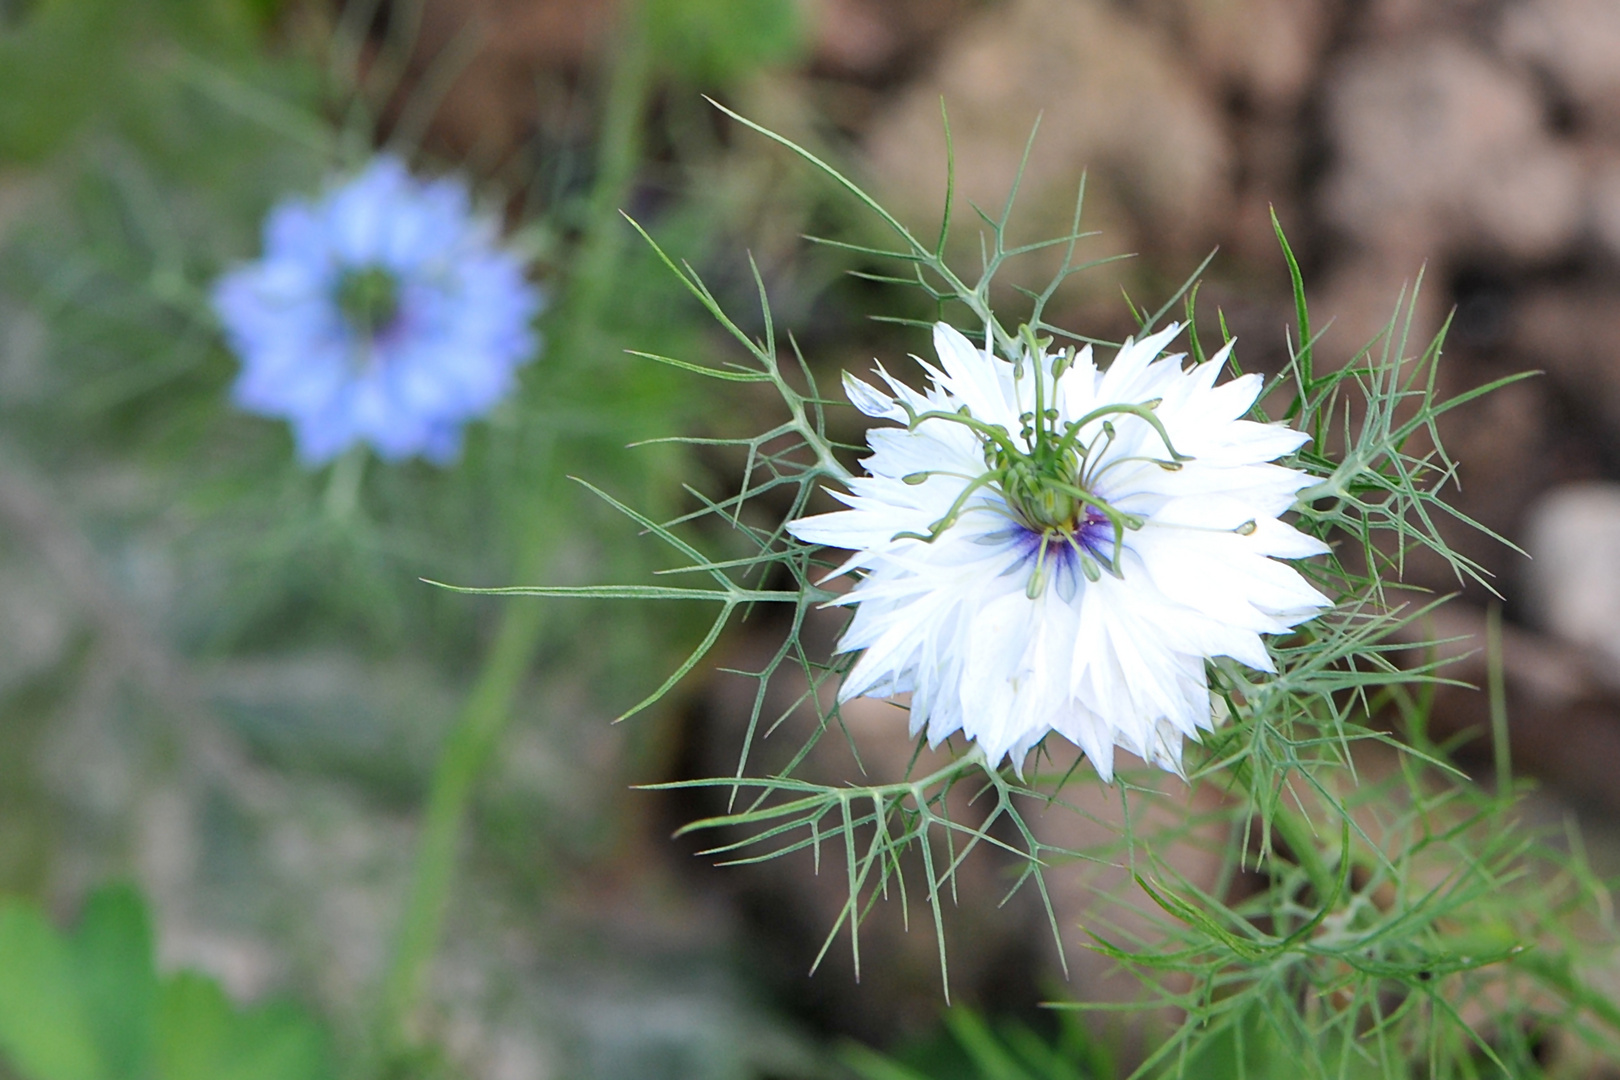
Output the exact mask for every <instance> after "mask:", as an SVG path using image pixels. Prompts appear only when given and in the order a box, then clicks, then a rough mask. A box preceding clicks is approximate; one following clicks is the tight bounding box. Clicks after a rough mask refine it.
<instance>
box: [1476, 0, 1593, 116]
mask: <svg viewBox="0 0 1620 1080" xmlns="http://www.w3.org/2000/svg"><path fill="white" fill-rule="evenodd" d="M1499 36H1500V41H1501V45H1502V50H1503V52H1505V53H1507V54H1508V55H1509V56H1512V57H1514V58H1515V59H1518V60H1520V61H1522V62H1524V63H1527V64H1529V65H1531V66H1533V67H1534V68H1536V69H1538V70H1539V71H1541V72H1544V73H1545V74H1546V75H1547V76H1549V77H1550V78H1551V79H1552V80H1553V82H1554V84H1555V85H1556V86H1557V87H1558V89H1559V90H1560V91H1561V92H1562V93H1563V94H1565V95H1567V97H1568V100H1569V103H1570V104H1571V105H1573V106H1574V108H1575V111H1576V113H1577V120H1579V121H1583V122H1587V123H1590V124H1592V125H1594V126H1596V127H1599V128H1602V129H1605V130H1606V131H1607V132H1609V133H1610V134H1620V4H1616V3H1614V2H1613V0H1521V2H1520V3H1516V4H1510V5H1508V7H1507V10H1506V11H1505V12H1504V13H1503V16H1502V22H1501V30H1500V35H1499Z"/></svg>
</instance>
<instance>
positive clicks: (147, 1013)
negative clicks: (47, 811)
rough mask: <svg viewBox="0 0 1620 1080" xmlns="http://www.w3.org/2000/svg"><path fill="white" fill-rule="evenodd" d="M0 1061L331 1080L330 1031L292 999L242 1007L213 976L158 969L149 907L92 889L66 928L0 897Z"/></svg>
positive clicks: (62, 1077) (57, 1076) (147, 1073)
mask: <svg viewBox="0 0 1620 1080" xmlns="http://www.w3.org/2000/svg"><path fill="white" fill-rule="evenodd" d="M0 1061H4V1063H5V1064H6V1065H7V1066H9V1067H10V1068H11V1069H12V1070H14V1071H15V1072H16V1074H17V1076H18V1077H19V1078H20V1080H325V1078H327V1077H330V1076H331V1075H332V1069H331V1064H330V1061H329V1059H328V1053H327V1048H326V1037H325V1035H324V1033H323V1032H322V1031H321V1029H320V1028H319V1027H318V1026H317V1025H316V1024H315V1023H314V1021H312V1020H311V1019H310V1018H309V1017H308V1016H307V1015H306V1014H305V1013H304V1012H303V1011H302V1010H301V1009H299V1008H297V1007H295V1006H293V1005H291V1004H289V1003H284V1002H277V1003H270V1004H266V1005H260V1006H257V1007H255V1008H252V1009H247V1010H241V1009H238V1008H236V1007H235V1006H234V1005H232V1004H231V1002H230V1001H229V1000H228V999H227V998H226V996H225V993H224V991H223V990H221V989H220V987H219V985H218V984H217V983H215V982H214V981H213V980H211V979H208V978H206V977H204V976H202V975H198V974H195V973H190V972H181V973H178V974H174V975H169V976H159V975H158V974H157V972H156V970H155V969H154V967H153V955H152V933H151V928H150V926H149V924H148V921H147V914H146V907H145V905H144V903H143V902H142V900H141V898H140V896H139V895H138V894H137V893H136V892H135V891H134V890H133V889H131V888H129V887H127V886H113V887H109V888H107V889H103V890H102V891H100V892H98V893H96V894H95V895H94V896H92V897H91V898H90V900H89V901H88V902H87V903H86V905H85V908H84V911H83V913H82V915H81V916H80V920H79V925H78V927H77V929H76V930H75V931H74V932H73V933H71V934H68V935H64V934H62V933H59V932H58V931H57V930H56V929H55V928H54V927H52V926H51V924H50V923H49V921H47V920H46V918H45V916H44V915H42V914H41V913H40V912H39V910H38V909H37V908H35V907H33V906H32V905H30V904H27V903H24V902H22V901H19V900H14V899H8V900H0Z"/></svg>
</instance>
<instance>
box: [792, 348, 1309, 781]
mask: <svg viewBox="0 0 1620 1080" xmlns="http://www.w3.org/2000/svg"><path fill="white" fill-rule="evenodd" d="M1180 329H1181V328H1180V327H1179V326H1173V327H1170V328H1168V329H1166V330H1162V331H1160V332H1158V333H1155V334H1151V335H1149V336H1147V337H1145V338H1143V339H1142V340H1141V341H1132V342H1127V343H1126V344H1125V345H1124V346H1123V347H1122V348H1121V349H1120V350H1119V352H1118V354H1116V356H1115V357H1114V360H1113V363H1112V364H1110V365H1109V366H1108V367H1107V368H1105V369H1102V370H1098V369H1097V368H1096V367H1095V366H1094V365H1093V363H1092V360H1091V355H1090V352H1089V350H1082V351H1080V352H1078V353H1074V352H1063V353H1057V352H1047V353H1045V354H1043V355H1041V356H1039V357H1035V356H1033V355H1028V356H1025V357H1024V358H1023V360H1022V362H1021V363H1019V364H1018V365H1014V364H1013V363H1011V362H1009V361H1006V360H1002V359H1000V358H998V357H996V356H994V355H993V354H991V353H990V352H988V351H986V350H985V349H982V348H979V347H977V346H975V345H973V344H972V343H971V342H970V341H969V340H968V339H967V338H966V337H964V336H963V335H962V334H960V333H958V332H957V331H956V330H954V329H952V328H951V327H949V326H946V325H945V324H943V323H940V324H937V325H936V326H935V329H934V344H935V349H936V352H937V354H938V366H937V367H934V366H933V365H927V364H925V365H924V370H925V371H927V372H928V374H929V377H930V385H929V387H928V389H927V390H926V392H921V393H919V392H917V391H915V390H912V389H910V388H909V387H907V386H905V385H904V384H903V383H900V382H899V381H897V380H895V379H893V378H892V377H890V376H889V375H888V373H887V372H884V371H882V370H881V368H880V369H879V375H880V376H881V378H882V381H883V383H884V384H886V385H887V387H888V390H889V391H890V392H888V393H886V392H884V391H882V390H879V389H877V388H876V387H875V386H873V385H872V384H870V383H866V382H863V381H861V380H858V379H854V378H851V377H846V378H845V384H844V385H845V388H846V393H848V395H849V397H850V400H851V402H852V403H854V405H855V406H856V407H857V408H858V409H860V411H861V412H863V413H865V414H866V415H868V416H871V417H874V418H877V419H883V420H890V421H893V422H895V423H898V424H901V425H907V424H908V421H910V420H912V418H913V417H914V416H917V415H921V414H923V413H929V414H931V416H930V418H929V419H926V420H924V421H922V422H921V423H917V424H915V426H914V427H912V426H902V427H900V428H896V427H890V426H886V425H879V426H878V427H875V428H873V429H872V430H871V431H870V432H869V433H868V436H867V442H868V445H870V447H871V449H872V455H871V456H870V457H869V458H867V459H866V460H865V462H864V465H865V468H866V472H867V475H865V476H862V477H857V478H855V479H853V480H851V481H850V483H849V488H850V490H849V493H848V494H846V495H840V496H839V498H840V499H841V501H843V502H844V503H846V504H847V506H848V509H845V510H840V511H837V512H835V513H830V514H822V515H818V516H815V517H809V518H802V519H800V520H798V521H795V522H793V523H791V524H790V525H789V529H790V531H791V532H792V533H793V534H794V535H795V536H797V537H798V538H800V539H801V540H804V541H807V542H810V543H817V544H823V545H826V546H828V547H835V548H843V549H846V550H848V551H851V552H853V553H854V554H853V555H852V556H851V557H850V559H849V560H848V562H847V563H846V564H845V565H844V566H843V567H841V568H840V572H843V571H854V572H856V573H857V574H858V575H859V580H858V582H857V583H856V584H855V586H854V588H853V589H851V590H850V592H849V593H848V594H846V595H844V596H841V597H839V598H838V600H837V601H835V603H838V604H843V605H853V606H854V607H855V614H854V617H853V618H852V620H851V622H850V625H849V627H848V628H847V630H846V631H845V633H844V636H843V638H842V640H841V641H840V642H839V649H840V651H844V652H854V651H859V652H861V654H862V655H861V656H860V658H859V659H858V660H857V661H856V663H855V665H854V667H853V668H852V669H851V671H850V673H849V676H848V678H847V679H846V681H845V683H844V685H843V687H842V688H841V690H840V698H842V699H844V700H847V699H849V698H851V697H889V696H893V695H895V694H900V693H909V694H910V695H911V705H910V708H911V723H912V727H913V730H914V731H917V732H925V733H926V735H927V737H928V739H929V741H930V742H931V743H934V744H938V743H939V742H941V741H943V740H944V739H945V738H947V737H949V736H951V735H953V734H956V733H958V732H960V733H961V734H962V735H963V736H964V737H965V738H967V739H970V740H972V741H973V742H974V743H975V744H976V746H977V749H978V751H979V752H982V753H983V755H984V757H985V759H986V760H987V761H988V762H989V763H990V764H991V765H992V766H997V765H1000V764H1001V763H1002V762H1003V761H1006V760H1008V759H1010V760H1011V761H1012V763H1013V766H1014V768H1015V769H1018V770H1019V771H1022V768H1023V764H1024V760H1025V757H1026V755H1027V754H1028V753H1029V751H1030V750H1032V749H1033V748H1034V747H1035V746H1036V745H1037V744H1038V743H1039V742H1040V741H1041V740H1042V739H1044V738H1046V737H1047V736H1048V735H1049V734H1053V733H1056V734H1058V735H1061V736H1062V737H1064V738H1066V739H1068V740H1069V741H1071V742H1073V743H1074V744H1075V745H1076V746H1078V747H1079V748H1080V749H1081V750H1082V751H1083V752H1084V753H1085V755H1086V757H1087V758H1088V759H1090V761H1091V762H1092V765H1093V767H1095V768H1096V770H1097V772H1098V774H1099V775H1100V776H1101V777H1102V778H1103V779H1104V780H1111V779H1112V778H1113V771H1114V760H1113V759H1114V753H1115V751H1116V750H1117V749H1123V750H1127V751H1129V752H1130V753H1132V754H1134V755H1135V756H1136V757H1138V758H1140V759H1142V760H1143V761H1146V762H1148V763H1150V764H1152V765H1155V766H1157V767H1159V768H1162V769H1164V770H1165V771H1167V772H1172V773H1175V774H1177V775H1178V776H1183V777H1185V775H1186V770H1185V764H1184V762H1183V758H1182V752H1183V747H1184V744H1185V740H1187V739H1189V738H1191V739H1194V740H1196V739H1197V737H1198V733H1199V732H1200V731H1210V730H1213V729H1214V727H1215V725H1216V723H1217V721H1218V720H1219V719H1220V718H1221V717H1222V716H1224V710H1223V709H1222V708H1221V706H1220V705H1219V704H1218V703H1212V698H1211V694H1210V688H1209V683H1208V674H1207V661H1209V660H1210V659H1212V658H1214V657H1223V656H1224V657H1230V658H1232V659H1234V660H1237V661H1238V662H1240V663H1243V664H1247V665H1249V666H1250V667H1253V668H1256V669H1259V670H1269V669H1270V667H1271V660H1270V657H1269V655H1268V653H1267V651H1266V647H1265V643H1264V640H1263V638H1262V635H1264V634H1271V633H1281V632H1285V631H1287V630H1288V629H1290V628H1291V627H1293V626H1297V625H1299V624H1300V623H1302V622H1304V621H1306V620H1307V619H1309V618H1311V617H1313V616H1314V615H1316V614H1317V613H1318V612H1320V611H1322V610H1323V609H1324V608H1326V607H1327V606H1328V600H1327V598H1325V597H1323V596H1322V595H1321V594H1320V593H1318V592H1317V591H1316V590H1315V589H1313V588H1312V587H1311V586H1310V584H1309V583H1308V582H1307V581H1306V580H1305V578H1304V577H1303V576H1302V575H1301V574H1300V573H1299V572H1298V571H1297V570H1296V569H1294V568H1293V567H1292V566H1289V565H1288V564H1287V563H1286V562H1283V561H1280V560H1284V559H1297V558H1309V557H1312V556H1315V555H1318V554H1321V553H1322V552H1324V551H1325V550H1326V548H1325V546H1324V545H1322V544H1321V542H1320V541H1318V540H1316V539H1315V538H1313V537H1309V536H1306V535H1304V534H1302V533H1300V532H1298V531H1297V530H1296V529H1294V528H1293V527H1292V526H1290V525H1288V524H1286V523H1285V522H1283V521H1281V520H1280V519H1279V516H1280V515H1282V514H1284V513H1286V512H1287V510H1288V509H1289V507H1290V506H1292V505H1293V498H1294V494H1295V493H1296V492H1297V491H1299V490H1300V489H1301V488H1302V487H1304V486H1306V485H1307V484H1308V483H1309V482H1310V477H1309V476H1307V474H1305V473H1304V472H1302V471H1300V470H1297V469H1292V468H1288V467H1286V466H1284V465H1279V464H1275V462H1276V460H1277V459H1278V458H1280V457H1282V456H1284V455H1286V454H1289V453H1291V452H1292V451H1293V450H1295V449H1297V448H1298V447H1299V446H1300V445H1302V443H1303V442H1304V441H1305V439H1304V436H1302V435H1300V434H1299V433H1298V432H1295V431H1292V430H1291V429H1289V428H1286V427H1282V426H1279V425H1274V424H1262V423H1256V422H1254V421H1251V420H1246V419H1243V416H1244V414H1246V413H1247V412H1248V410H1249V408H1250V407H1251V406H1252V405H1253V402H1254V398H1255V397H1256V395H1257V394H1258V392H1259V380H1255V379H1250V378H1248V377H1244V378H1240V379H1234V380H1230V381H1228V382H1226V383H1223V384H1220V385H1217V384H1216V379H1217V378H1218V377H1219V374H1220V370H1221V368H1223V367H1224V365H1225V363H1226V359H1227V356H1228V355H1229V352H1230V345H1228V346H1226V347H1224V348H1222V350H1221V351H1220V352H1218V353H1216V354H1215V355H1214V356H1213V357H1211V358H1210V359H1209V360H1207V361H1205V362H1204V363H1203V364H1193V365H1188V366H1185V367H1184V366H1183V364H1184V357H1181V356H1179V355H1174V354H1168V355H1167V354H1165V353H1164V351H1163V350H1164V349H1165V348H1166V347H1168V346H1169V344H1170V342H1171V341H1172V340H1174V338H1175V336H1176V334H1177V333H1178V332H1179V331H1180Z"/></svg>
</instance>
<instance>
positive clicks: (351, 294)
mask: <svg viewBox="0 0 1620 1080" xmlns="http://www.w3.org/2000/svg"><path fill="white" fill-rule="evenodd" d="M337 306H338V310H339V311H341V312H342V313H343V318H344V320H345V321H347V322H348V324H349V326H350V328H352V329H353V330H354V332H355V333H356V334H359V335H360V336H362V337H368V338H374V337H376V336H378V335H379V334H381V333H382V332H383V331H385V330H387V329H388V328H389V327H390V326H392V325H393V323H394V320H395V319H396V318H397V317H398V316H399V278H398V277H397V276H396V275H395V274H394V272H393V271H392V270H389V269H387V268H385V267H382V266H376V265H372V266H362V267H356V268H354V269H351V270H345V271H344V272H343V273H342V275H341V276H340V277H339V278H338V282H337Z"/></svg>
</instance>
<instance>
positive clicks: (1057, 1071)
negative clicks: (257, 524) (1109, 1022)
mask: <svg viewBox="0 0 1620 1080" xmlns="http://www.w3.org/2000/svg"><path fill="white" fill-rule="evenodd" d="M1058 1021H1059V1022H1058V1030H1057V1032H1056V1033H1055V1035H1052V1036H1043V1035H1041V1034H1039V1033H1037V1032H1036V1031H1035V1030H1034V1029H1033V1028H1031V1027H1029V1026H1028V1025H1026V1024H1023V1023H1021V1022H1018V1021H1006V1022H1002V1023H998V1024H995V1025H992V1024H991V1023H990V1022H988V1021H987V1020H985V1019H984V1017H982V1016H980V1015H979V1014H978V1013H976V1012H974V1011H973V1010H972V1009H967V1008H963V1007H960V1006H959V1007H956V1008H953V1009H948V1010H946V1012H945V1015H944V1024H943V1028H942V1030H941V1031H939V1032H937V1033H936V1034H934V1035H933V1036H932V1037H930V1038H928V1039H925V1040H920V1041H918V1042H915V1043H913V1044H912V1045H909V1046H906V1047H903V1048H901V1049H899V1050H896V1051H895V1052H894V1053H893V1054H892V1055H886V1054H880V1053H878V1052H876V1051H874V1050H871V1049H868V1048H867V1047H865V1046H861V1045H859V1044H850V1045H848V1046H846V1047H845V1048H844V1052H843V1054H842V1057H843V1060H844V1063H845V1064H846V1065H847V1066H849V1068H850V1069H851V1070H852V1071H853V1072H854V1073H855V1075H856V1076H858V1077H860V1080H1111V1078H1112V1077H1113V1076H1114V1075H1115V1071H1114V1064H1113V1060H1112V1057H1111V1055H1110V1054H1109V1053H1108V1052H1107V1051H1106V1050H1105V1049H1104V1048H1103V1047H1102V1046H1101V1045H1100V1044H1099V1043H1098V1042H1097V1041H1096V1040H1095V1039H1094V1038H1093V1037H1092V1035H1091V1033H1090V1032H1088V1031H1087V1030H1086V1027H1085V1025H1084V1024H1082V1023H1079V1022H1078V1021H1076V1020H1075V1019H1074V1018H1073V1014H1064V1015H1060V1016H1059V1017H1058ZM1256 1080H1259V1078H1256Z"/></svg>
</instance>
